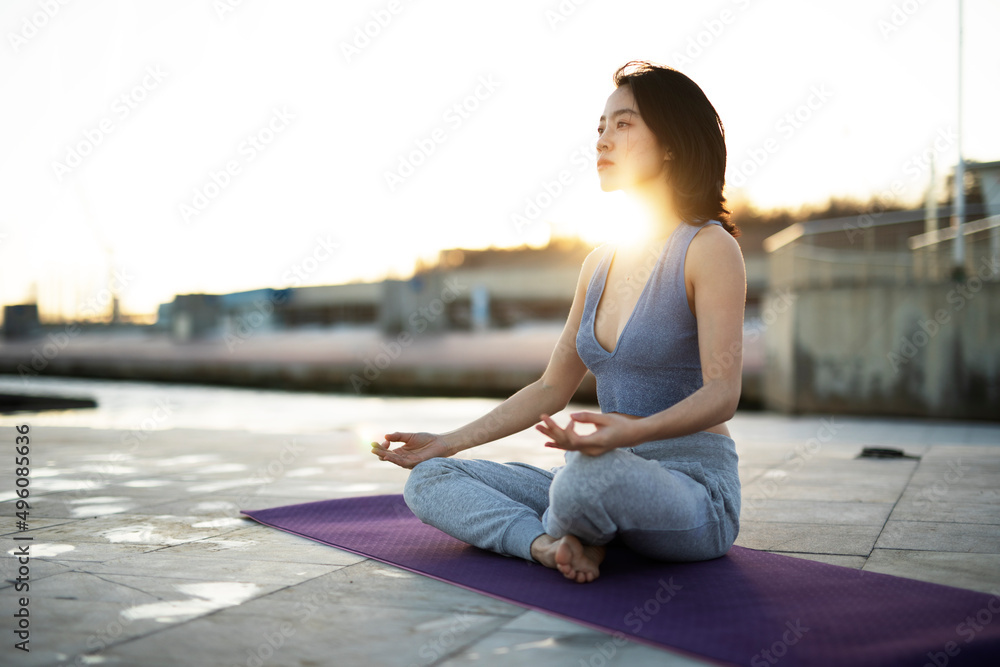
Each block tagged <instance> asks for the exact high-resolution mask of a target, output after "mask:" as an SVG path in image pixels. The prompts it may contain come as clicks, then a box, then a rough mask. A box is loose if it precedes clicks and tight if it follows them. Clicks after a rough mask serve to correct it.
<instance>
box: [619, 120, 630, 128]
mask: <svg viewBox="0 0 1000 667" xmlns="http://www.w3.org/2000/svg"><path fill="white" fill-rule="evenodd" d="M622 125H624V126H625V127H628V123H626V122H625V121H623V120H620V121H618V127H621V126H622Z"/></svg>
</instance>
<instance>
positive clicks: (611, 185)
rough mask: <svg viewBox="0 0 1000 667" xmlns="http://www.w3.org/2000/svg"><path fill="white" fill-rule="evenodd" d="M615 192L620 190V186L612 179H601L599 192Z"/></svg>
mask: <svg viewBox="0 0 1000 667" xmlns="http://www.w3.org/2000/svg"><path fill="white" fill-rule="evenodd" d="M615 190H621V184H620V183H617V182H615V179H613V178H602V179H601V191H602V192H614V191H615Z"/></svg>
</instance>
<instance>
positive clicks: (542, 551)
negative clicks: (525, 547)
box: [531, 534, 605, 584]
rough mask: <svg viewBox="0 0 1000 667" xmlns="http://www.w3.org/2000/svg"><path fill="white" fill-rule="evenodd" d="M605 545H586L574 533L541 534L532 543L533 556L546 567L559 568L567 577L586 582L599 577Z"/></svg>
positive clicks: (578, 581)
mask: <svg viewBox="0 0 1000 667" xmlns="http://www.w3.org/2000/svg"><path fill="white" fill-rule="evenodd" d="M604 553H605V548H604V547H603V546H592V545H585V544H582V543H581V542H580V540H579V539H577V538H576V536H574V535H567V536H565V537H561V538H559V539H556V538H554V537H552V536H551V535H548V534H546V535H539V536H538V537H537V538H536V539H535V541H534V542H532V543H531V556H532V557H533V558H534V559H535V560H537V561H538V562H539V563H541V564H542V565H544V566H545V567H551V568H552V569H554V570H559V571H560V572H562V573H563V576H564V577H566V578H567V579H572V580H573V581H575V582H577V583H578V584H586V583H589V582H591V581H593V580H594V579H597V577H598V575H599V574H600V570H599V566H600V564H601V561H603V560H604Z"/></svg>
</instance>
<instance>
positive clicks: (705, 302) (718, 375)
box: [537, 225, 746, 455]
mask: <svg viewBox="0 0 1000 667" xmlns="http://www.w3.org/2000/svg"><path fill="white" fill-rule="evenodd" d="M695 240H696V241H697V242H695V241H694V240H693V241H692V242H691V245H690V246H689V247H688V253H687V260H686V262H685V271H686V272H690V276H691V283H692V286H693V290H694V301H695V315H696V316H697V319H698V349H699V355H700V361H701V369H702V380H703V385H702V387H701V388H700V389H698V390H697V391H695V392H694V393H692V394H691V395H690V396H688V397H686V398H684V399H683V400H681V401H678V402H677V403H675V404H674V405H672V406H670V407H669V408H667V409H666V410H663V411H661V412H657V413H655V414H652V415H650V416H648V417H642V418H638V419H637V418H635V417H629V416H626V415H619V414H615V413H606V414H602V413H594V412H579V413H573V414H571V415H570V417H571V419H572V421H570V423H569V425H568V426H567V427H566V428H561V427H559V426H558V425H557V424H556V423H555V422H553V421H552V420H551V418H549V416H548V415H547V414H545V415H542V419H543V421H544V422H545V425H541V424H540V425H539V426H538V427H537V428H538V430H539V431H541V432H542V433H544V434H545V435H547V436H549V437H550V438H551V439H552V441H553V442H554V445H547V446H555V447H557V448H559V449H569V450H579V451H581V452H583V453H584V454H589V455H598V454H601V453H603V452H605V451H608V450H610V449H616V448H618V447H634V446H635V445H638V444H641V443H643V442H649V441H651V440H664V439H667V438H677V437H680V436H682V435H688V434H691V433H697V432H698V431H704V430H705V429H708V428H711V427H713V426H716V425H718V424H721V423H723V422H726V421H728V420H729V419H732V417H733V414H734V413H735V412H736V406H737V405H738V404H739V401H740V392H741V389H742V376H743V314H744V307H745V304H746V268H745V266H744V263H743V253H742V252H741V250H740V246H739V244H738V243H737V242H736V239H735V238H733V237H732V235H731V234H729V233H728V232H726V231H725V230H724V229H722V228H721V227H720V228H718V229H716V225H709V226H708V228H707V229H705V230H702V231H700V232H699V233H698V234H696V235H695ZM574 422H581V423H591V424H594V425H595V426H596V427H597V430H596V431H594V432H593V433H590V434H588V435H580V434H578V433H576V432H574V431H573V426H574Z"/></svg>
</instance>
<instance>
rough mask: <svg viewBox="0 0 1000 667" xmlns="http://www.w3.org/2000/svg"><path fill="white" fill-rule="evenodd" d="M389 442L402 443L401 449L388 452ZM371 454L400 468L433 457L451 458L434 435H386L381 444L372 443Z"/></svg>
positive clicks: (396, 433)
mask: <svg viewBox="0 0 1000 667" xmlns="http://www.w3.org/2000/svg"><path fill="white" fill-rule="evenodd" d="M390 442H402V443H404V444H403V445H402V446H401V447H397V448H396V449H393V450H390V449H389V443H390ZM372 454H374V455H375V456H377V457H379V458H380V459H382V460H383V461H388V462H389V463H395V464H396V465H398V466H399V467H401V468H412V467H413V466H415V465H417V464H418V463H420V462H421V461H426V460H427V459H432V458H434V457H435V456H451V454H452V452H451V451H450V450H449V449H448V447H447V446H446V445H445V443H444V442H443V441H442V439H441V436H440V435H438V434H436V433H424V432H421V433H400V432H399V431H396V432H395V433H386V434H385V440H383V441H382V442H381V443H378V442H372Z"/></svg>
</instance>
